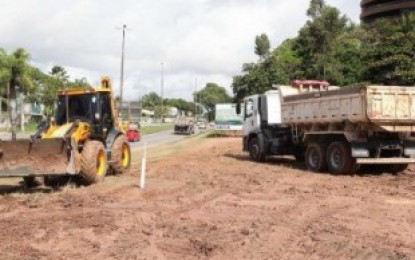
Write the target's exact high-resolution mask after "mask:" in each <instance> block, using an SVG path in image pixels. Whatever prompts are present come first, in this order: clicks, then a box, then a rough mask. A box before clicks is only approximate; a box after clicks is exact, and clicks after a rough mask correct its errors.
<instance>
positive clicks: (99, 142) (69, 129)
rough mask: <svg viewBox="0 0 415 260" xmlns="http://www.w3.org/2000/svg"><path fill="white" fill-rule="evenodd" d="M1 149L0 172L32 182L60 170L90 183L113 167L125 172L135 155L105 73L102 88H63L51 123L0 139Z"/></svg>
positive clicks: (0, 175)
mask: <svg viewBox="0 0 415 260" xmlns="http://www.w3.org/2000/svg"><path fill="white" fill-rule="evenodd" d="M0 150H2V151H3V156H2V157H1V158H0V177H12V176H22V177H24V180H25V182H26V183H27V184H28V185H33V184H34V183H35V182H37V179H38V178H37V177H39V176H52V175H62V174H64V175H80V176H81V177H82V179H83V180H84V181H85V183H86V184H92V183H96V182H99V181H101V180H103V179H104V177H105V175H106V174H107V172H109V171H111V172H114V173H123V172H125V171H126V170H127V169H128V168H129V167H130V160H131V155H130V147H129V144H128V141H127V138H126V136H125V130H124V129H123V127H122V125H121V124H119V123H118V113H117V111H116V108H115V101H114V98H113V95H112V88H111V81H110V79H109V78H107V77H103V78H102V79H101V82H100V86H99V87H98V88H88V89H85V88H82V89H70V90H62V91H60V92H59V94H58V98H57V113H56V115H55V117H54V118H51V120H49V123H43V124H41V125H40V126H39V129H38V131H37V132H36V134H35V135H33V136H32V138H31V140H19V141H16V142H11V141H9V142H0ZM35 180H36V181H35Z"/></svg>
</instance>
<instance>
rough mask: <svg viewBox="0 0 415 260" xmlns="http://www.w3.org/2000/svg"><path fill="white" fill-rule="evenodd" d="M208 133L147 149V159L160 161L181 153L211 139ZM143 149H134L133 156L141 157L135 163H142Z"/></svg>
mask: <svg viewBox="0 0 415 260" xmlns="http://www.w3.org/2000/svg"><path fill="white" fill-rule="evenodd" d="M207 136H208V133H207V132H205V133H202V134H198V135H194V136H192V137H189V138H185V139H182V140H180V141H177V142H175V143H170V144H168V145H165V146H162V147H161V146H158V147H155V148H150V149H148V150H147V161H159V160H162V159H165V158H168V157H171V156H173V155H177V154H181V153H183V152H185V151H186V150H188V149H189V148H193V147H195V146H197V145H201V144H203V143H204V142H206V141H209V138H207ZM142 153H143V151H142V149H139V150H135V151H132V152H131V154H132V158H139V160H137V161H133V162H132V163H133V164H134V165H141V158H142Z"/></svg>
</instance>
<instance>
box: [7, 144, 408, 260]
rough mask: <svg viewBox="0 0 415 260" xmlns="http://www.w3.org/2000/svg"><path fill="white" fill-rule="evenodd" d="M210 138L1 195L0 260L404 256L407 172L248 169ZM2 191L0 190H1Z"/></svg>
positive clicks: (287, 162) (273, 164)
mask: <svg viewBox="0 0 415 260" xmlns="http://www.w3.org/2000/svg"><path fill="white" fill-rule="evenodd" d="M240 150H241V147H240V139H212V140H210V141H209V142H206V143H204V144H203V145H199V146H197V147H194V148H191V149H190V150H189V151H188V152H186V153H184V154H175V155H174V157H171V158H169V159H165V160H162V161H158V162H149V163H148V167H149V173H148V182H147V186H146V190H145V191H141V190H140V189H139V188H138V187H137V186H136V185H135V184H136V183H138V165H136V167H137V168H134V169H133V170H132V171H131V172H130V173H128V174H127V175H124V176H121V177H119V176H118V177H117V176H115V177H109V178H107V179H106V180H105V182H104V183H101V184H98V185H93V186H90V187H86V188H78V189H70V188H65V189H64V190H63V191H60V192H55V193H46V194H45V193H42V191H44V190H42V189H39V190H34V191H33V193H32V194H20V193H10V194H7V195H4V196H0V237H2V238H3V239H2V243H1V245H0V252H1V253H0V258H5V259H21V258H26V259H37V258H58V259H60V258H88V259H106V258H115V259H120V258H121V259H130V258H143V259H148V258H151V259H192V258H219V259H267V258H268V259H298V258H307V259H308V258H313V259H319V258H324V259H327V258H329V259H356V258H357V259H413V258H415V236H414V232H415V175H414V174H413V173H412V172H411V171H410V170H409V171H407V172H406V173H404V174H400V175H396V176H394V175H356V176H332V175H328V174H313V173H309V172H306V171H305V170H304V169H303V168H302V167H303V166H302V165H301V164H297V163H295V162H293V161H292V160H291V159H271V160H270V161H268V162H267V163H265V164H258V163H254V162H250V161H249V160H248V157H247V155H246V154H243V153H242V152H240ZM0 189H1V185H0Z"/></svg>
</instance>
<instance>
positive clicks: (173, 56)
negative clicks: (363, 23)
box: [0, 0, 360, 99]
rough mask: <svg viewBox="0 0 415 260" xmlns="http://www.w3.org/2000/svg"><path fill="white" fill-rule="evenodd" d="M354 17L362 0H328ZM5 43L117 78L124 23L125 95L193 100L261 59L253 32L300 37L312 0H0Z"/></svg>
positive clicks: (0, 41)
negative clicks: (154, 93)
mask: <svg viewBox="0 0 415 260" xmlns="http://www.w3.org/2000/svg"><path fill="white" fill-rule="evenodd" d="M327 2H328V3H329V4H330V5H333V6H336V7H339V8H340V9H341V10H342V11H343V12H345V13H346V14H348V15H349V16H350V17H351V18H352V19H353V20H354V21H357V20H358V14H359V10H360V9H359V4H358V3H355V2H354V1H347V0H328V1H327ZM0 5H1V6H2V8H1V9H0V17H2V23H0V36H1V37H0V46H1V47H4V48H5V49H7V50H9V51H12V50H14V49H16V48H18V47H24V48H26V49H27V50H28V51H29V52H30V53H31V55H32V61H33V62H34V63H35V64H37V65H38V66H39V67H41V68H42V69H43V70H44V71H48V70H50V68H51V67H52V66H53V65H55V64H59V65H62V66H64V67H66V68H67V69H68V71H69V73H70V75H71V76H72V77H86V78H87V79H88V80H89V81H90V82H98V78H99V75H109V76H111V77H112V78H113V80H114V83H115V84H114V85H116V86H118V85H119V77H120V76H119V75H120V63H121V60H120V55H121V38H122V37H121V36H122V32H121V31H120V30H118V29H117V27H121V26H122V24H124V23H125V24H127V28H128V30H127V32H126V59H125V84H124V86H125V90H124V93H125V94H124V97H126V98H128V99H138V96H139V95H141V94H143V93H145V92H149V91H158V92H160V89H161V83H160V81H161V79H160V78H161V65H160V63H161V62H164V64H165V81H164V82H165V84H164V89H165V91H164V93H165V96H166V97H183V98H186V99H191V97H192V95H191V94H192V92H193V91H194V89H195V86H194V85H195V83H194V82H195V78H197V79H198V83H199V84H198V85H199V88H201V87H202V86H203V85H204V84H205V83H206V82H217V83H219V84H221V85H223V86H225V87H226V88H227V89H228V91H229V92H230V88H229V86H230V83H231V81H232V76H233V75H235V74H237V73H239V72H240V69H241V65H242V63H244V62H250V61H256V60H257V57H256V56H255V54H254V52H253V48H254V38H255V36H256V35H258V34H260V33H263V32H264V33H267V34H268V36H269V37H270V39H271V43H272V46H274V47H276V46H277V45H278V44H279V43H281V42H282V41H283V40H284V39H286V38H288V37H295V36H296V34H297V31H298V29H299V28H300V27H301V26H302V25H303V24H304V22H305V20H306V16H305V11H306V9H307V6H308V0H296V1H292V0H291V1H289V0H256V1H251V0H158V1H154V0H153V1H150V0H141V1H133V0H122V1H98V0H89V1H84V0H71V1H70V0H63V1H54V0H21V1H18V2H16V1H11V0H0Z"/></svg>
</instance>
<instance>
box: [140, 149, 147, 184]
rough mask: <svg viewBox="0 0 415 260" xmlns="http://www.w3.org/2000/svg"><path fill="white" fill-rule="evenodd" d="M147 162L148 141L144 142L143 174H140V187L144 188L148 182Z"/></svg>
mask: <svg viewBox="0 0 415 260" xmlns="http://www.w3.org/2000/svg"><path fill="white" fill-rule="evenodd" d="M146 162H147V142H145V143H144V153H143V158H142V159H141V176H140V188H141V189H144V186H145V184H146Z"/></svg>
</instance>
